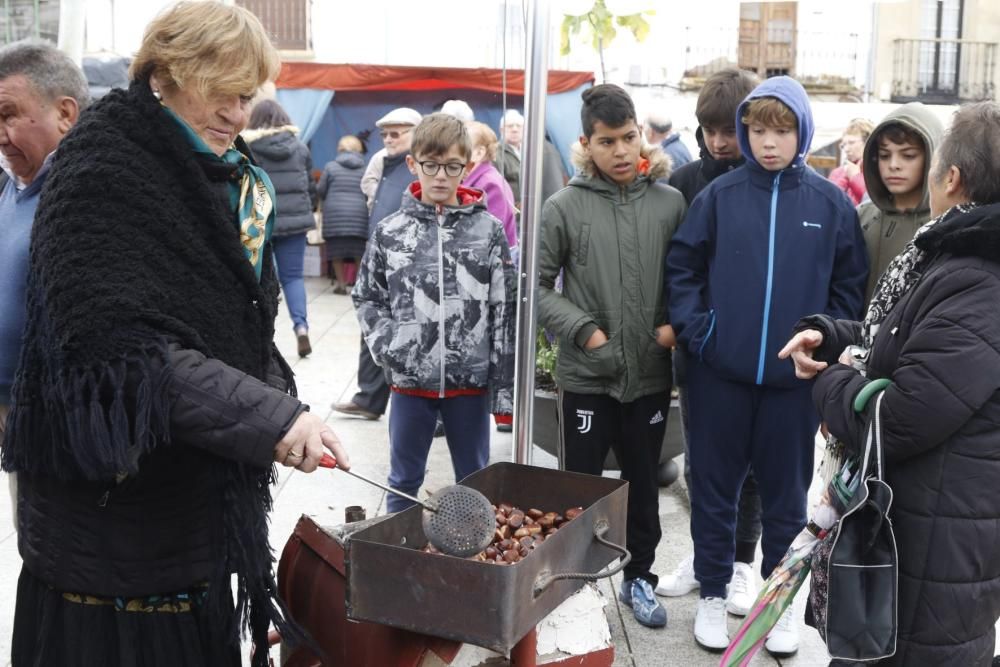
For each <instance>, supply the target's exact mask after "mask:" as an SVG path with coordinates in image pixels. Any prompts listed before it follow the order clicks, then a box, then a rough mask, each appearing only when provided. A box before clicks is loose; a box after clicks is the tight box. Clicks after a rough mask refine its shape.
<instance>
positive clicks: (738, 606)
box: [726, 563, 757, 616]
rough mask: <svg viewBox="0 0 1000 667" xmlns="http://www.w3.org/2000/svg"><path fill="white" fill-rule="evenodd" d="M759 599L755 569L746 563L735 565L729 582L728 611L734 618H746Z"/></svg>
mask: <svg viewBox="0 0 1000 667" xmlns="http://www.w3.org/2000/svg"><path fill="white" fill-rule="evenodd" d="M756 599H757V581H756V580H755V579H754V576H753V568H752V567H750V566H749V565H748V564H746V563H735V564H734V565H733V578H732V579H730V580H729V592H728V595H727V596H726V611H728V612H729V613H730V614H733V615H734V616H746V615H747V614H749V613H750V608H751V607H752V606H753V603H754V601H755V600H756Z"/></svg>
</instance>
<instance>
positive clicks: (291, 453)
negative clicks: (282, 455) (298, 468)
mask: <svg viewBox="0 0 1000 667" xmlns="http://www.w3.org/2000/svg"><path fill="white" fill-rule="evenodd" d="M286 456H294V457H295V458H297V459H301V458H302V455H301V454H299V453H298V452H288V454H287V455H286Z"/></svg>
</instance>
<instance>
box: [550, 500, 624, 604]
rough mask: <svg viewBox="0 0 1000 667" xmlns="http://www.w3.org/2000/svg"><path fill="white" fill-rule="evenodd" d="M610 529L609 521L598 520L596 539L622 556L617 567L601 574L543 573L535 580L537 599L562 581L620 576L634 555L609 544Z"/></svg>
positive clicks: (613, 544)
mask: <svg viewBox="0 0 1000 667" xmlns="http://www.w3.org/2000/svg"><path fill="white" fill-rule="evenodd" d="M610 528H611V527H610V526H609V525H608V522H607V521H605V520H604V519H600V520H598V521H597V523H595V524H594V539H595V540H597V541H598V542H600V543H601V544H603V545H604V546H606V547H608V548H609V549H611V550H613V551H617V552H618V553H620V554H621V555H622V559H621V561H619V563H618V564H617V565H615V566H614V567H612V568H610V569H607V570H602V571H600V572H560V573H559V574H549V573H548V572H542V573H540V574H539V575H538V578H537V579H535V587H534V591H533V593H534V597H536V598H537V597H538V596H539V595H541V594H542V593H543V592H545V589H546V588H548V587H549V586H551V585H552V584H553V583H554V582H556V581H560V580H562V579H583V580H584V581H597V580H598V579H604V578H606V577H610V576H612V575H614V574H618V573H619V572H621V571H622V570H623V569H625V566H626V565H628V564H629V561H631V560H632V554H630V553H629V551H628V549H626V548H625V547H623V546H621V545H620V544H615V543H614V542H609V541H608V540H606V539H604V536H605V535H606V534H607V532H608V530H609V529H610Z"/></svg>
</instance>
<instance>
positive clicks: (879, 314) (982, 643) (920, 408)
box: [781, 102, 1000, 667]
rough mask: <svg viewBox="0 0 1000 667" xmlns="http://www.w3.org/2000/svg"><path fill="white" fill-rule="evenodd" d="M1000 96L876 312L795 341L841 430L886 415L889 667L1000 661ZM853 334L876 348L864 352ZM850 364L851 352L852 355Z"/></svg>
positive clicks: (817, 319) (853, 444) (938, 193)
mask: <svg viewBox="0 0 1000 667" xmlns="http://www.w3.org/2000/svg"><path fill="white" fill-rule="evenodd" d="M997 154H1000V105H997V104H996V103H994V102H982V103H978V104H974V105H969V106H967V107H963V108H962V109H961V110H960V111H959V112H958V113H957V114H956V115H955V119H954V122H953V124H952V127H951V129H950V130H949V131H948V132H947V134H946V135H945V138H944V140H943V143H942V144H941V148H940V150H939V151H938V153H937V155H936V157H935V160H934V163H933V164H932V166H931V170H930V174H929V178H930V207H931V215H932V219H931V221H930V222H928V223H927V224H925V225H924V226H923V227H921V228H920V229H919V230H918V231H917V233H916V236H915V238H914V240H913V242H912V243H910V244H908V245H907V246H906V247H905V248H904V249H903V251H902V252H901V253H900V254H899V255H898V256H897V257H896V258H895V259H894V260H893V261H892V262H890V263H889V266H888V267H887V268H886V270H885V272H884V273H883V274H882V276H881V277H880V279H879V282H878V284H877V285H876V287H875V293H874V295H873V297H872V301H871V304H870V306H869V309H868V314H867V315H866V317H865V320H864V322H851V321H846V320H835V319H833V318H831V317H828V316H824V315H818V316H813V317H810V318H806V319H804V320H802V321H801V322H799V324H798V326H797V327H796V328H797V329H799V333H798V334H796V335H795V337H794V338H793V339H792V340H791V341H790V342H789V344H788V345H786V346H785V349H784V350H782V352H781V355H782V356H791V357H792V358H793V360H794V361H795V366H796V373H797V374H798V375H799V377H803V378H804V377H811V376H812V375H814V374H816V373H817V372H818V373H819V375H818V378H817V380H816V383H815V385H814V387H813V399H814V401H815V404H816V407H817V409H818V410H819V411H820V413H821V416H822V418H823V420H824V421H825V422H826V424H827V427H828V428H829V430H830V433H832V434H833V435H835V436H836V437H837V438H839V439H840V440H841V441H842V442H843V443H844V444H845V445H846V446H847V447H848V448H849V449H851V450H853V451H854V453H859V452H860V451H863V448H864V442H865V441H864V438H865V432H866V428H867V424H868V422H869V420H870V419H871V418H872V414H871V410H872V406H874V404H875V401H869V402H868V406H869V407H868V408H866V410H865V411H864V412H862V413H860V414H859V413H856V412H855V410H854V407H853V403H854V399H855V397H857V396H858V394H859V392H861V391H862V390H863V389H864V388H865V386H866V385H868V384H869V383H870V382H872V381H873V380H875V379H879V378H888V379H889V380H891V382H892V383H891V384H890V385H889V386H888V388H887V389H886V390H885V393H884V395H883V398H882V409H881V414H880V421H881V427H882V431H881V432H882V443H883V449H884V453H885V477H886V480H887V481H888V483H889V484H890V485H891V486H892V490H893V493H894V500H893V504H892V509H891V514H890V517H891V519H892V521H893V525H894V527H895V535H896V542H897V546H898V554H899V556H898V557H899V592H898V595H899V598H898V605H897V608H898V624H899V625H898V637H897V646H896V653H895V655H893V656H892V657H890V658H887V659H885V660H882V661H879V663H878V664H879V665H880V666H881V665H899V666H900V667H903V666H909V665H935V666H937V667H942V666H945V667H947V666H954V667H987V666H988V665H990V663H991V661H992V659H993V650H994V642H995V637H994V635H995V632H994V624H995V623H996V622H997V619H998V618H1000V496H998V495H997V489H998V488H1000V434H998V430H997V424H1000V318H998V317H997V303H1000V166H998V163H997V161H996V159H995V157H994V156H995V155H997ZM847 345H860V346H861V347H862V348H864V349H863V350H862V351H860V352H859V353H857V354H855V358H860V359H861V360H863V361H864V373H862V372H859V370H857V369H856V368H855V367H853V366H852V365H848V364H849V363H850V362H851V359H849V358H847V356H846V355H845V354H844V353H843V351H844V350H845V346H847ZM838 361H839V363H838Z"/></svg>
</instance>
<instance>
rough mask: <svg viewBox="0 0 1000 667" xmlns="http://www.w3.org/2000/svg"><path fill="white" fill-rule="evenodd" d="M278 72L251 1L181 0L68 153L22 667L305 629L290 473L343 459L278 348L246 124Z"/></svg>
mask: <svg viewBox="0 0 1000 667" xmlns="http://www.w3.org/2000/svg"><path fill="white" fill-rule="evenodd" d="M277 71H278V56H277V53H276V51H275V49H274V48H273V47H272V45H271V43H270V42H269V40H268V37H267V35H266V33H265V32H264V30H263V28H262V27H261V25H260V23H259V22H258V21H257V19H256V18H255V17H254V16H253V15H252V14H250V13H249V12H248V11H246V10H244V9H242V8H240V7H233V6H227V5H224V4H222V3H219V2H185V3H180V4H177V5H175V6H173V7H172V8H170V9H168V10H166V11H165V12H164V13H163V14H161V15H160V16H159V17H157V18H156V19H155V20H154V21H153V22H152V23H151V24H150V25H149V27H148V28H147V30H146V33H145V36H144V38H143V41H142V45H141V47H140V48H139V51H138V53H137V54H136V56H135V59H134V61H133V63H132V69H131V77H132V82H131V85H130V86H129V89H128V90H115V91H112V92H111V93H109V94H108V95H107V96H106V97H104V98H103V99H102V100H100V101H99V102H98V103H96V104H95V105H94V106H92V107H91V109H90V110H88V112H87V113H86V114H84V115H83V116H82V117H81V120H80V122H79V123H78V124H77V126H76V127H75V128H74V129H73V130H72V131H71V132H70V133H69V134H68V135H67V136H66V138H65V139H64V140H63V143H62V144H61V146H60V149H59V151H58V153H57V155H56V157H55V159H54V161H53V164H52V168H51V172H50V174H49V179H48V183H47V185H48V187H47V188H46V190H45V192H44V194H43V196H42V200H41V202H40V205H39V208H38V212H37V217H36V221H35V228H34V236H33V238H32V248H31V267H30V271H29V279H28V286H27V293H28V300H27V324H26V329H25V335H24V341H25V343H24V350H23V353H22V355H21V364H20V368H19V370H18V375H17V378H16V381H15V385H14V388H13V392H12V393H13V406H12V411H11V414H10V421H9V424H8V426H9V429H8V432H7V436H6V440H5V443H4V448H3V459H2V463H3V468H4V469H5V470H16V471H18V473H19V481H20V494H19V510H18V511H19V522H20V528H21V532H20V534H19V544H18V546H19V549H20V553H21V558H22V559H23V568H22V570H21V575H20V578H19V580H18V589H17V602H16V609H15V617H14V636H13V641H12V653H11V655H12V662H13V664H14V665H17V666H18V667H23V666H32V665H34V666H38V667H41V666H42V665H62V666H76V665H79V666H81V667H83V666H85V665H86V666H91V665H125V666H132V665H135V666H138V665H142V666H144V667H149V666H156V665H194V666H202V665H204V666H206V667H207V666H209V665H211V666H215V665H233V666H235V665H239V664H240V656H239V646H240V644H239V630H240V628H241V627H243V628H246V629H248V630H249V631H250V634H251V637H252V639H253V640H254V642H255V643H256V644H257V645H258V646H261V645H266V635H267V630H268V625H269V624H270V623H272V622H273V623H274V624H275V625H276V626H277V627H278V628H279V629H280V630H282V631H283V632H284V633H286V634H287V635H288V636H290V637H293V638H294V637H300V636H301V635H300V634H299V633H298V631H297V628H295V626H294V625H293V624H291V623H289V622H288V621H287V620H286V619H285V617H284V614H283V606H282V605H281V603H280V602H279V601H278V600H277V599H276V597H275V583H274V577H273V572H272V557H271V552H270V549H269V546H268V534H267V512H268V510H269V508H270V506H271V496H270V489H269V485H270V483H271V482H272V481H274V478H275V472H274V469H273V465H272V464H273V462H277V463H280V464H282V465H285V466H290V467H295V468H297V469H299V470H301V471H303V472H311V471H313V470H315V469H316V466H317V463H318V461H319V459H320V457H321V455H322V454H323V451H324V448H328V449H330V450H331V451H332V452H333V453H334V455H335V456H337V458H338V459H339V460H340V461H341V463H346V457H345V455H344V452H343V450H342V448H341V447H340V444H339V443H338V442H337V439H336V436H334V434H333V433H332V432H331V431H330V430H329V429H328V428H327V427H326V426H325V425H324V423H323V421H322V420H321V419H319V418H318V417H316V416H314V415H312V414H311V413H309V412H306V411H305V410H306V406H304V405H303V404H301V403H300V402H299V401H298V400H296V399H295V398H294V390H293V387H292V384H291V378H292V374H291V372H290V370H289V367H288V365H287V364H286V363H285V362H284V361H283V360H282V359H281V357H280V355H279V354H278V352H277V350H276V348H275V346H274V344H273V342H272V338H273V333H274V318H275V313H276V310H277V293H278V286H277V281H276V278H275V274H274V266H273V253H272V250H271V243H270V241H269V237H270V234H271V230H272V228H273V224H274V204H273V202H274V191H273V188H272V186H271V184H270V182H269V180H268V178H267V176H266V175H265V174H264V172H263V171H261V170H260V169H259V168H258V167H256V166H255V165H254V164H253V163H252V162H251V161H250V159H249V158H248V155H249V152H248V150H247V148H246V145H245V144H244V143H243V142H242V140H240V139H238V135H239V132H240V131H241V130H242V129H243V128H244V127H245V126H246V123H247V118H248V116H249V113H250V100H251V99H252V97H253V95H254V92H255V91H256V89H257V88H258V86H260V84H262V83H263V82H264V81H266V80H267V79H269V78H272V77H273V76H274V75H275V74H276V73H277ZM232 575H235V579H236V586H237V591H236V596H235V605H234V600H233V595H232V591H231V588H230V581H231V576H232ZM266 659H267V656H266V651H263V650H262V651H258V652H257V655H256V658H255V661H254V664H255V665H263V664H266Z"/></svg>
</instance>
